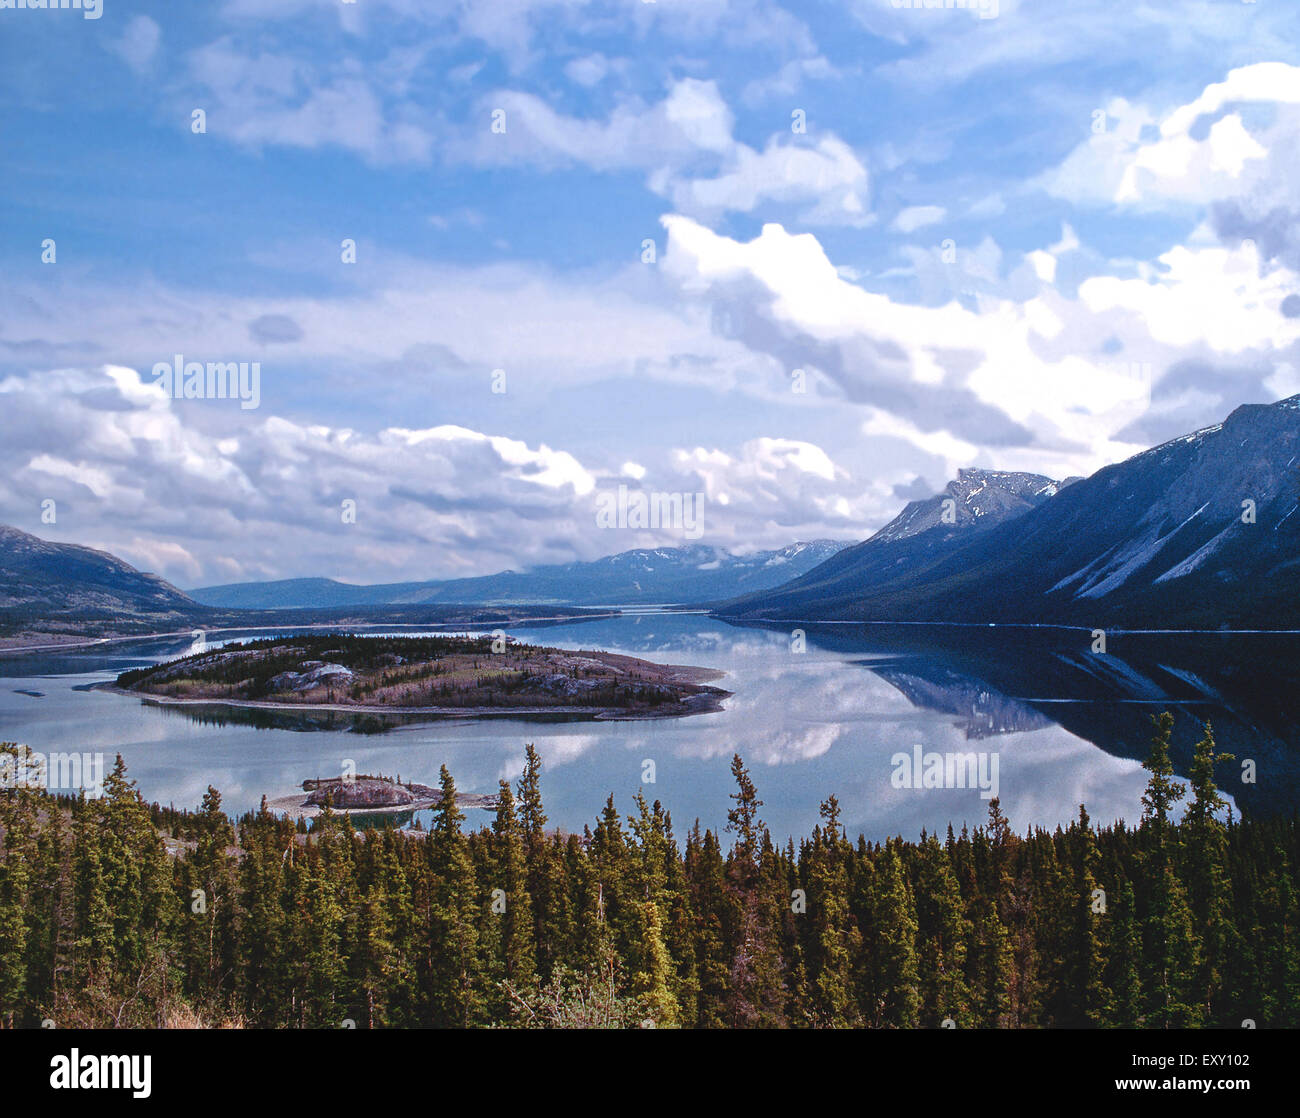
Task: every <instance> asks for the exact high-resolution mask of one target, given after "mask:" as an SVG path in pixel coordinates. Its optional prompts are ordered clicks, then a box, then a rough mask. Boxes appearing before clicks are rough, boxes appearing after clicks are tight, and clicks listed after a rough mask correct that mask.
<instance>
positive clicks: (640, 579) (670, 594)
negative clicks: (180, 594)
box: [191, 540, 847, 609]
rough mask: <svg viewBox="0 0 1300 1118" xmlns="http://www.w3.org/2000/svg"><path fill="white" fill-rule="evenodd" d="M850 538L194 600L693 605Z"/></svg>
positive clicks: (243, 588) (823, 554)
mask: <svg viewBox="0 0 1300 1118" xmlns="http://www.w3.org/2000/svg"><path fill="white" fill-rule="evenodd" d="M845 546H847V544H846V543H843V542H839V541H836V540H812V541H807V542H803V541H801V542H798V543H793V544H790V545H788V546H787V547H783V548H779V549H777V550H774V551H755V552H750V553H749V554H746V555H738V554H735V553H733V552H731V551H727V550H725V549H722V548H716V547H710V546H707V545H704V544H691V545H689V546H685V547H661V548H641V549H637V550H635V551H623V552H620V553H619V554H617V555H607V556H605V557H604V558H602V559H596V560H593V561H591V562H582V563H563V564H558V565H554V566H546V567H537V568H534V569H533V570H530V571H502V572H501V573H499V574H494V575H484V576H482V577H478V578H460V579H451V580H448V581H444V582H405V583H390V584H386V585H374V586H353V585H348V584H346V583H342V582H335V581H333V580H332V579H324V578H310V579H288V580H284V581H280V582H249V583H235V584H232V585H228V586H209V587H205V588H203V589H199V590H194V591H192V592H191V593H192V595H193V597H194V598H195V600H197V601H200V602H203V603H205V604H207V605H212V606H223V607H226V608H234V609H291V608H310V607H337V606H359V605H429V604H435V603H437V604H443V603H447V604H451V603H454V604H458V605H472V604H495V603H502V602H508V603H511V604H516V605H525V604H538V603H555V604H564V605H691V604H703V603H708V602H717V601H721V600H723V599H725V598H731V597H734V596H735V595H737V594H743V593H746V592H748V591H751V590H765V589H769V588H771V587H773V586H778V585H780V584H781V583H783V582H787V581H789V580H790V579H791V578H794V577H796V576H798V575H800V574H802V573H804V572H805V571H808V570H811V569H812V568H813V567H815V566H817V565H818V564H819V563H821V562H823V561H824V560H826V559H827V558H829V557H830V556H832V555H834V554H835V553H836V552H837V551H839V550H840V549H841V548H843V547H845Z"/></svg>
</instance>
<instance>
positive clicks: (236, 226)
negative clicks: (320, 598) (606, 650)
mask: <svg viewBox="0 0 1300 1118" xmlns="http://www.w3.org/2000/svg"><path fill="white" fill-rule="evenodd" d="M12 2H13V0H0V151H3V171H4V175H3V179H4V189H3V194H2V195H0V196H2V197H3V201H4V205H3V209H2V210H0V523H6V524H11V525H13V526H15V527H18V528H22V529H24V530H26V531H30V532H34V533H36V534H37V535H40V536H42V537H44V538H48V539H55V540H61V541H66V542H72V543H82V544H88V545H91V546H95V547H100V548H104V549H106V550H109V551H112V552H113V553H115V554H117V555H120V556H121V557H122V558H124V559H126V560H128V561H129V562H131V563H134V564H135V565H137V566H139V567H141V568H143V569H146V570H151V571H156V572H157V573H159V574H161V575H163V576H164V577H165V578H168V579H170V580H171V581H173V582H175V583H176V584H178V585H180V586H185V587H194V586H202V585H206V584H211V583H224V582H235V581H245V580H253V579H267V578H286V577H297V576H306V575H325V576H330V577H336V578H340V579H343V580H346V581H353V582H383V581H394V580H399V579H423V578H444V577H459V576H466V575H476V574H486V573H491V572H494V571H498V570H501V569H505V568H514V569H520V568H523V567H527V566H532V565H538V564H544V563H558V562H568V561H572V560H576V559H592V558H596V557H598V556H601V555H606V554H610V553H613V552H617V551H620V550H624V549H626V548H630V547H636V546H673V545H677V544H681V543H684V542H700V543H705V544H712V545H716V546H720V547H727V548H731V549H733V550H739V551H747V550H753V549H758V548H769V547H781V546H784V545H786V544H789V543H791V542H793V541H794V540H798V539H811V538H817V537H830V538H836V539H844V540H857V539H862V538H865V537H866V536H868V535H870V534H871V532H873V531H875V530H876V529H877V528H879V527H881V526H882V525H883V524H884V523H886V522H887V521H888V520H889V519H891V518H892V517H893V516H894V515H895V514H896V513H897V512H898V511H899V509H900V508H901V507H902V505H903V504H904V503H905V502H906V501H908V500H911V499H914V498H919V497H925V496H929V495H932V494H934V493H936V492H938V491H939V490H941V489H942V488H943V486H944V485H945V484H946V482H947V481H948V480H949V479H950V478H952V477H953V476H955V474H956V471H957V470H959V469H962V468H968V467H984V468H993V469H1007V470H1027V471H1033V472H1036V473H1041V474H1045V475H1047V476H1050V477H1054V478H1064V477H1067V476H1072V475H1086V474H1089V473H1091V472H1093V471H1094V470H1096V469H1098V468H1100V467H1101V466H1103V465H1106V464H1108V463H1111V462H1116V461H1120V460H1122V459H1124V458H1126V457H1128V456H1129V455H1131V454H1134V453H1136V452H1138V451H1140V450H1143V449H1146V448H1147V447H1148V446H1151V445H1153V444H1155V443H1158V442H1161V441H1163V440H1165V439H1169V438H1172V437H1175V436H1177V435H1179V434H1182V433H1184V432H1187V431H1191V430H1194V429H1196V428H1198V427H1202V426H1206V425H1209V424H1212V423H1214V422H1217V421H1218V420H1220V419H1222V418H1223V417H1224V416H1225V415H1226V414H1227V413H1228V412H1230V411H1231V410H1232V409H1233V408H1235V407H1237V406H1239V405H1241V404H1244V403H1267V402H1270V401H1273V400H1277V399H1281V398H1283V397H1286V396H1290V395H1293V394H1295V393H1297V392H1300V274H1298V273H1300V168H1298V166H1297V164H1296V160H1295V151H1296V148H1297V143H1298V142H1300V11H1297V9H1296V8H1295V6H1294V5H1293V4H1291V3H1282V2H1279V0H1260V2H1259V3H1243V2H1241V0H1187V2H1182V3H1163V2H1162V3H1124V4H1120V3H1115V2H1113V0H1107V2H1100V0H1072V2H1069V3H1062V2H1059V0H969V3H968V4H966V3H962V4H956V3H953V6H951V7H944V6H940V5H938V4H934V0H930V2H931V4H933V5H934V6H932V7H926V6H925V4H924V3H922V2H921V0H915V2H914V3H908V2H905V0H803V2H801V3H797V4H796V3H787V4H780V3H776V2H775V0H653V2H646V0H356V2H355V3H353V2H349V0H277V2H276V3H274V4H268V3H265V2H264V0H213V2H209V3H204V4H184V5H178V4H175V3H172V2H153V0H99V2H98V3H97V4H95V5H94V9H93V10H91V9H90V8H87V9H86V10H48V9H34V10H33V9H28V8H26V7H23V8H12V7H9V6H8V4H9V3H12ZM85 2H86V3H87V4H88V5H89V4H92V3H94V0H85ZM950 2H952V0H950ZM178 361H179V364H180V365H181V367H182V372H183V370H184V366H185V365H187V364H192V363H195V362H197V363H198V364H199V365H201V366H204V368H205V369H206V367H207V365H208V364H210V363H216V364H220V365H222V366H224V365H226V364H227V363H246V364H247V370H246V379H245V382H244V389H245V391H244V392H243V395H242V396H241V397H239V398H224V399H223V398H214V395H213V394H212V393H211V391H210V388H211V386H207V387H205V386H204V385H203V383H201V382H195V384H196V386H197V387H194V386H192V387H194V391H193V392H192V393H191V394H190V395H189V396H187V395H186V393H185V391H184V390H183V388H182V387H181V385H182V382H183V380H184V378H183V376H182V377H168V376H165V375H164V370H165V369H167V368H170V367H173V366H174V364H176V363H177V362H178ZM621 487H626V488H625V490H624V497H623V501H622V505H621V506H620V508H626V507H629V505H631V504H635V502H636V500H637V499H638V495H641V496H644V497H645V498H647V499H648V498H649V497H650V496H651V495H658V496H660V497H666V498H669V499H671V498H672V497H673V496H680V497H681V498H683V500H685V501H687V502H690V501H691V500H692V499H694V498H696V496H697V495H699V497H698V499H699V501H700V507H702V509H703V515H702V526H701V529H700V531H699V532H693V533H692V534H691V535H692V537H694V536H695V535H699V538H698V540H696V539H694V538H687V539H684V538H683V526H682V524H680V523H676V522H673V521H672V520H671V518H663V519H659V520H654V519H652V520H651V522H650V523H648V524H644V525H643V524H642V523H641V522H639V521H637V520H636V519H635V517H634V516H631V515H627V516H624V515H622V513H621V512H620V513H619V514H618V515H616V516H614V517H613V518H612V519H611V517H610V516H608V515H607V516H605V517H604V518H603V520H602V518H601V516H600V515H599V514H600V510H601V509H602V507H603V508H605V510H606V511H608V509H609V508H610V504H609V502H611V501H612V500H613V499H614V495H616V494H617V493H618V492H619V490H620V488H621ZM661 507H670V505H667V504H666V505H664V506H661ZM687 507H691V506H690V505H689V504H688V505H687Z"/></svg>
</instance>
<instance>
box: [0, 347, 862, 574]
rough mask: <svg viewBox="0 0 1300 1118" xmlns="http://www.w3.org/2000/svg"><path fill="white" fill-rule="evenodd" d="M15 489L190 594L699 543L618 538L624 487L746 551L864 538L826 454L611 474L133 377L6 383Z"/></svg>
mask: <svg viewBox="0 0 1300 1118" xmlns="http://www.w3.org/2000/svg"><path fill="white" fill-rule="evenodd" d="M110 397H111V406H106V405H107V404H108V402H109V398H110ZM200 419H201V420H202V422H201V423H200ZM0 477H3V478H4V482H3V484H0V522H8V523H17V524H20V525H25V526H31V527H35V525H34V524H32V521H33V518H34V513H35V511H37V510H39V508H40V504H41V502H42V501H43V500H45V499H47V498H50V499H53V500H55V501H56V502H57V507H58V509H59V520H58V531H59V532H61V533H66V536H67V538H70V539H73V540H76V541H78V542H86V541H92V542H95V543H96V544H97V545H99V546H103V547H106V548H108V549H109V550H113V551H116V552H118V553H120V554H123V555H124V556H125V557H127V558H130V559H134V560H136V561H137V562H141V563H143V564H145V565H146V566H147V567H149V568H151V569H155V570H157V571H158V572H159V573H162V574H164V575H166V576H169V577H172V578H174V579H179V580H182V581H184V582H185V583H186V584H187V585H194V584H197V583H199V582H202V581H205V580H206V581H211V580H227V579H244V578H258V577H284V576H288V575H294V574H309V573H322V574H328V575H331V576H335V577H340V578H344V579H349V580H353V581H382V580H384V579H404V578H433V577H450V576H459V575H471V574H487V573H491V572H493V571H496V570H501V569H505V568H508V567H513V568H516V569H517V568H519V567H520V566H524V565H531V564H536V563H545V562H564V561H568V560H571V559H574V558H585V559H591V558H596V557H598V556H600V555H604V554H608V553H610V552H613V551H618V550H624V549H626V548H630V547H637V546H656V545H660V546H662V545H673V544H680V543H686V542H694V541H693V538H692V537H687V536H683V534H682V531H681V529H682V527H683V525H681V524H679V523H676V524H658V525H653V524H652V525H650V526H648V528H646V527H642V526H640V525H637V524H631V525H620V526H618V530H608V529H602V528H600V527H599V526H598V525H599V521H598V518H597V509H598V507H599V499H600V497H601V495H602V494H605V493H609V492H611V491H612V490H615V489H616V488H617V486H619V485H624V486H629V487H630V488H631V489H632V491H634V492H638V493H645V494H647V495H649V494H651V493H667V494H674V493H676V494H692V495H693V494H695V493H697V492H698V493H702V494H703V497H704V505H703V511H704V517H703V520H704V523H703V528H704V533H703V536H702V537H696V538H701V539H702V541H703V542H705V543H715V544H720V545H728V544H730V545H732V546H741V547H742V548H743V547H753V546H780V545H783V544H785V543H789V542H791V540H792V539H794V538H795V536H797V535H799V534H801V533H803V530H804V529H807V530H808V533H804V534H811V531H812V530H813V529H817V530H818V533H819V534H820V533H821V532H822V531H823V530H824V529H825V528H826V526H827V525H828V524H830V525H834V526H838V527H839V528H841V529H842V530H843V529H846V528H849V529H851V528H854V527H856V526H857V524H858V523H860V519H857V517H858V513H859V512H860V511H861V509H862V507H863V505H862V502H863V500H864V495H863V492H862V490H861V487H860V486H859V485H857V484H856V483H855V482H854V480H853V478H852V477H851V476H850V475H849V473H848V471H846V470H845V469H843V468H841V467H838V466H836V465H835V464H834V463H833V462H832V461H831V460H830V458H829V457H828V456H827V455H826V453H825V452H824V451H823V450H821V449H820V448H819V447H817V446H815V445H813V444H810V443H804V442H797V441H792V440H784V439H757V440H753V441H751V442H748V443H746V444H744V445H743V446H741V447H740V448H739V449H738V450H737V451H736V452H733V453H728V452H726V451H723V450H720V449H717V448H705V447H695V448H691V449H679V450H676V451H669V452H667V453H665V454H664V455H663V456H662V457H661V459H660V460H659V461H657V462H655V463H653V464H650V465H648V466H647V465H641V464H638V463H632V462H625V463H623V464H622V466H621V467H620V466H617V465H614V464H612V463H611V466H610V468H608V469H606V468H604V466H603V465H602V464H592V463H584V462H583V461H580V460H579V459H578V458H577V457H576V456H575V455H574V454H572V453H570V452H568V451H566V450H564V449H560V448H556V447H552V446H549V445H547V444H545V443H536V444H530V443H527V442H524V441H523V440H520V439H514V438H509V437H506V436H502V435H494V434H490V433H484V432H480V431H475V430H471V429H469V428H466V427H462V426H457V425H454V424H442V425H439V426H435V427H429V428H409V427H399V426H390V427H384V428H382V429H379V430H377V431H370V432H366V431H360V430H353V429H349V428H343V427H337V426H329V425H325V424H308V423H301V422H296V421H294V420H291V419H288V418H285V417H283V416H279V415H263V414H262V413H260V412H253V413H249V412H243V411H241V410H240V409H239V407H238V404H237V403H236V402H234V401H222V400H176V399H172V398H170V397H169V396H168V395H167V394H166V393H165V392H164V391H163V389H162V387H160V386H159V385H158V384H156V383H154V382H152V381H151V380H149V379H147V378H145V379H142V378H141V377H140V376H139V375H138V374H137V373H136V372H135V371H133V370H131V369H128V368H123V367H114V366H109V367H106V368H104V369H101V370H99V371H83V370H77V369H64V370H58V371H54V372H49V373H44V374H39V375H31V376H26V377H17V376H11V377H7V378H5V379H4V380H0ZM877 496H879V494H878V495H877ZM345 502H354V505H353V506H351V508H353V509H354V510H355V518H354V522H351V521H350V520H349V518H348V517H345V516H344V515H343V513H344V511H345V504H344V503H345ZM841 534H843V532H841ZM288 540H292V546H291V547H286V541H288Z"/></svg>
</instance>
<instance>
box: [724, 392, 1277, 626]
mask: <svg viewBox="0 0 1300 1118" xmlns="http://www.w3.org/2000/svg"><path fill="white" fill-rule="evenodd" d="M960 481H961V479H959V482H960ZM955 484H956V483H955ZM1043 492H1044V494H1046V490H1044V491H1043ZM1298 506H1300V396H1296V397H1292V398H1290V399H1287V400H1282V401H1280V402H1278V403H1275V404H1268V405H1246V406H1243V407H1240V408H1237V410H1236V411H1234V412H1233V413H1232V414H1231V415H1230V416H1229V417H1228V418H1227V419H1226V420H1225V421H1224V422H1223V423H1221V424H1217V425H1215V426H1213V427H1207V428H1205V429H1204V430H1201V431H1197V432H1194V433H1193V434H1190V435H1185V436H1182V437H1181V438H1177V439H1173V440H1171V441H1170V442H1167V443H1164V444H1162V445H1160V446H1157V447H1155V448H1153V449H1152V450H1148V451H1145V452H1144V453H1142V454H1138V455H1135V456H1134V457H1133V458H1130V459H1128V460H1127V461H1125V462H1121V463H1118V464H1116V465H1114V466H1107V467H1106V468H1104V469H1102V470H1099V471H1098V472H1097V473H1096V474H1094V475H1093V476H1092V477H1090V478H1087V479H1086V480H1083V481H1078V482H1075V483H1074V484H1071V485H1069V486H1067V487H1064V488H1062V489H1061V490H1060V491H1059V492H1058V493H1056V494H1055V495H1053V496H1050V497H1048V496H1044V497H1043V499H1042V500H1041V501H1040V502H1039V503H1037V504H1036V505H1035V506H1034V507H1033V508H1032V509H1030V510H1029V511H1026V512H1023V513H1021V514H1020V515H1015V516H1012V517H1011V518H1009V519H1008V518H1005V517H1004V518H1003V519H1002V520H1001V521H1000V522H999V523H998V524H997V525H996V526H994V527H993V528H991V529H989V530H987V531H979V530H975V531H968V532H965V533H962V532H961V531H954V530H953V526H946V527H947V529H948V530H947V532H946V535H947V539H946V541H945V546H944V547H942V548H935V547H931V548H929V549H928V552H924V551H923V552H919V553H918V552H917V550H916V549H917V545H918V544H919V543H920V542H922V541H925V540H927V539H930V538H932V537H933V538H938V537H939V536H941V535H943V533H942V532H940V529H942V528H944V527H945V526H944V525H939V526H937V527H936V526H928V527H926V528H924V529H922V530H921V531H920V532H917V533H913V534H912V535H910V536H906V535H905V536H904V537H903V538H902V539H898V538H896V537H897V535H898V533H895V534H894V536H891V537H890V538H889V539H885V540H883V541H881V543H880V544H879V545H878V546H875V547H873V544H875V543H876V541H877V539H879V538H880V537H882V536H884V535H885V534H886V533H887V532H889V531H890V529H891V528H893V527H894V525H898V524H899V523H900V521H903V520H904V518H905V517H907V516H908V510H904V512H903V514H902V516H900V517H899V518H898V520H896V521H894V524H893V525H890V526H888V527H887V528H886V529H884V530H882V532H880V533H878V534H877V537H873V539H872V540H868V541H866V542H865V543H863V544H859V545H857V546H856V547H853V548H849V549H846V550H845V551H844V552H842V553H841V554H840V555H838V556H836V557H834V558H833V559H832V560H830V561H829V562H828V563H825V564H823V565H822V567H820V568H818V569H816V570H814V571H811V572H809V573H808V574H807V575H805V576H804V577H803V578H802V579H799V580H797V581H795V582H792V583H791V584H790V585H788V586H785V587H781V588H779V589H778V590H776V591H774V592H771V593H768V594H766V595H755V596H753V597H752V598H750V599H745V600H742V601H740V602H735V603H728V604H727V605H726V606H725V607H723V609H722V611H721V612H722V613H724V614H725V615H730V616H746V617H755V618H804V619H812V618H825V619H832V618H834V619H861V620H930V621H963V622H978V621H986V622H1055V623H1064V624H1077V625H1084V626H1100V627H1115V628H1220V627H1232V628H1289V627H1294V626H1298V625H1300V515H1297V508H1298ZM910 507H911V506H909V508H910ZM919 515H920V514H916V513H914V514H913V517H912V519H916V518H917V516H919ZM969 523H974V518H972V521H971V522H969ZM907 527H908V525H906V524H905V525H903V531H906V529H907ZM956 527H957V528H958V529H960V527H961V521H960V517H959V518H958V524H957V526H956Z"/></svg>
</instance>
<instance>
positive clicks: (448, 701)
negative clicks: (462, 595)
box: [108, 633, 730, 719]
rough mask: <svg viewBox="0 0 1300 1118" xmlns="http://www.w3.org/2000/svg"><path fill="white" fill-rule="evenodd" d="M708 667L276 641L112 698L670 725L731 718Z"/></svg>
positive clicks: (347, 639) (455, 648) (395, 643)
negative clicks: (704, 717)
mask: <svg viewBox="0 0 1300 1118" xmlns="http://www.w3.org/2000/svg"><path fill="white" fill-rule="evenodd" d="M722 674H723V673H722V672H718V671H714V670H712V669H709V668H695V667H683V666H677V665H665V664H653V663H650V662H649V661H648V660H640V659H637V658H636V657H633V656H623V655H619V654H617V653H612V652H599V651H588V650H584V651H578V652H573V651H567V650H564V649H559V648H547V647H542V646H539V645H530V644H522V643H520V642H518V641H515V640H512V639H510V638H507V637H502V636H499V635H498V636H496V637H493V636H482V637H467V636H419V637H405V636H403V637H387V636H358V635H356V634H338V633H335V634H312V635H305V636H293V637H279V638H266V639H261V640H253V641H246V642H241V643H238V644H229V645H226V646H224V647H222V648H219V649H213V650H209V651H204V652H197V653H194V654H191V655H189V656H185V657H182V658H181V659H179V660H172V661H169V662H167V663H165V664H157V665H154V666H152V667H147V668H137V669H134V670H132V671H128V672H123V673H122V674H121V675H120V676H118V678H117V680H116V683H115V684H113V685H110V686H109V688H108V689H109V690H113V691H117V692H120V693H126V694H132V695H138V696H140V697H141V698H143V699H145V700H147V701H150V702H158V703H167V704H173V703H178V704H207V705H213V704H225V705H230V706H240V707H252V708H258V709H274V710H286V709H288V710H313V711H337V712H345V713H352V714H355V715H357V716H359V717H365V716H379V715H383V714H392V713H400V714H402V715H408V716H409V715H416V716H421V717H424V716H427V717H430V718H440V717H460V718H473V717H491V716H498V717H500V716H511V715H514V716H526V715H555V716H562V717H573V718H590V719H631V718H665V717H675V716H680V715H687V714H702V713H707V712H710V711H716V710H720V709H722V700H723V699H725V698H727V697H728V696H729V695H730V692H729V691H724V690H722V689H721V688H719V687H712V686H709V685H708V682H707V681H709V680H714V679H718V678H721V676H722Z"/></svg>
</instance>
